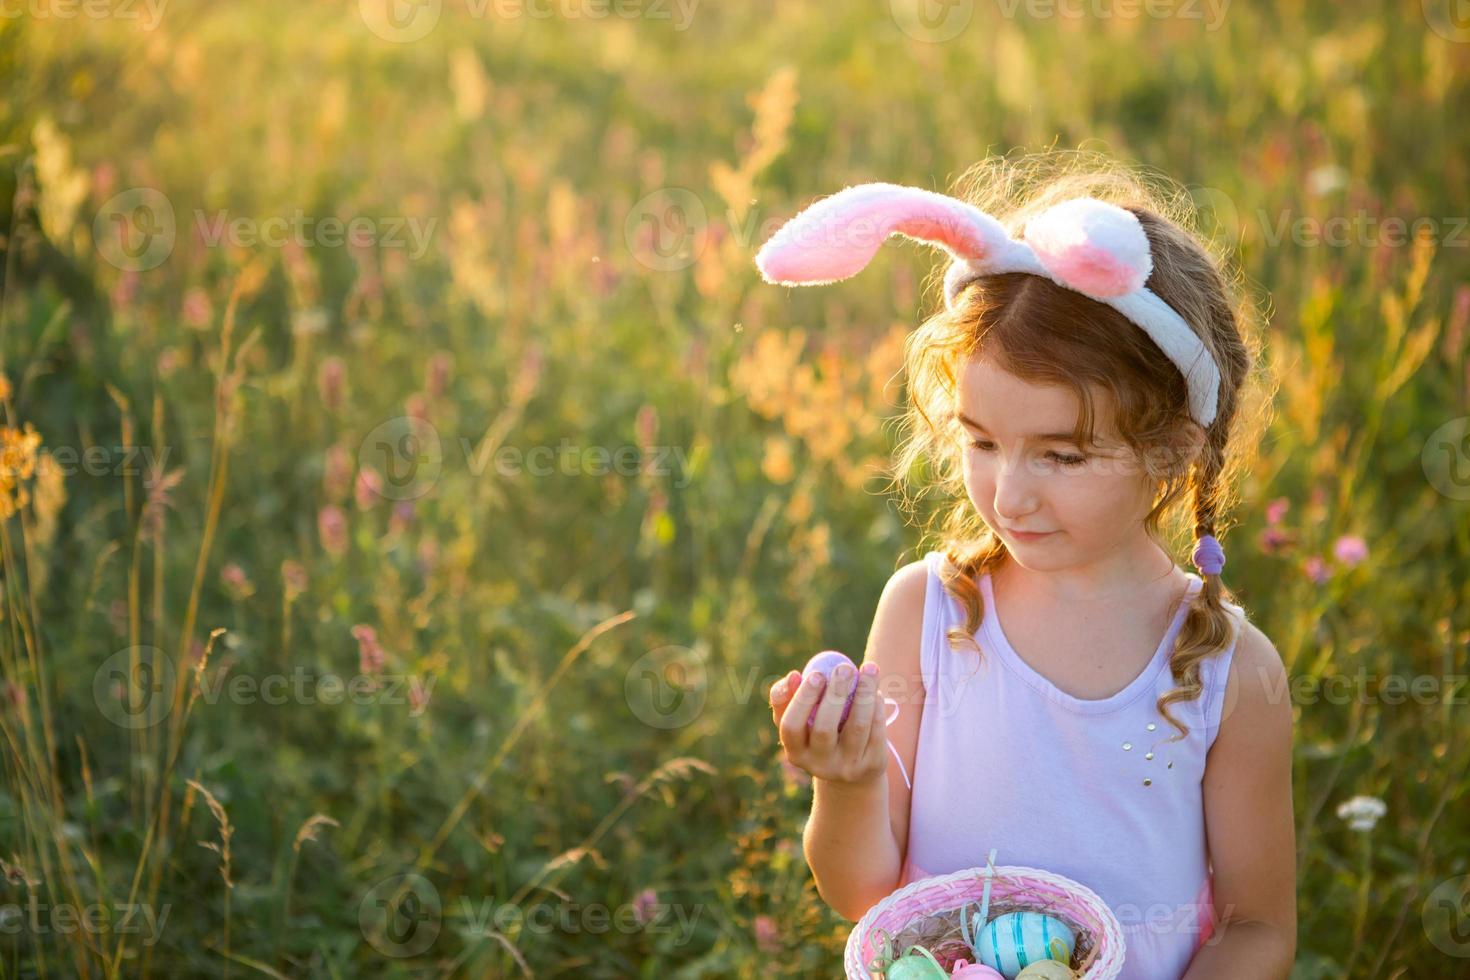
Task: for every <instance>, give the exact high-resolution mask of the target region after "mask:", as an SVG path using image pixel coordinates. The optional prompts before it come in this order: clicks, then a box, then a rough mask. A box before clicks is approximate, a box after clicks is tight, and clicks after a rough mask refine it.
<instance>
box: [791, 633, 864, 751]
mask: <svg viewBox="0 0 1470 980" xmlns="http://www.w3.org/2000/svg"><path fill="white" fill-rule="evenodd" d="M840 664H847V665H848V666H849V667H851V668H852V669H853V670H854V671H856V670H857V664H855V663H853V662H852V658H850V657H849V656H848V655H847V654H845V653H841V652H839V651H837V650H823V651H822V652H821V653H819V654H817V655H816V656H815V657H813V658H812V659H810V660H808V661H807V662H806V666H805V667H803V668H802V669H801V676H802V679H803V680H805V679H806V678H807V677H808V676H809V675H811V674H813V673H817V674H821V675H822V676H824V677H826V678H827V683H828V684H831V683H832V671H834V670H836V669H837V667H838V666H839V665H840ZM853 680H854V683H853V686H852V690H850V691H848V692H847V704H845V705H843V708H842V717H841V718H839V719H838V720H837V730H838V731H839V732H840V731H842V726H843V725H844V724H845V723H846V722H847V716H848V715H849V714H851V713H852V699H853V698H854V697H855V696H856V695H857V683H856V678H854V679H853ZM823 693H824V694H825V693H826V688H823ZM820 706H821V705H820V703H819V704H817V705H816V706H814V707H813V708H812V713H811V714H810V715H808V716H807V719H806V727H808V728H810V727H812V723H813V722H815V721H816V720H817V708H818V707H820Z"/></svg>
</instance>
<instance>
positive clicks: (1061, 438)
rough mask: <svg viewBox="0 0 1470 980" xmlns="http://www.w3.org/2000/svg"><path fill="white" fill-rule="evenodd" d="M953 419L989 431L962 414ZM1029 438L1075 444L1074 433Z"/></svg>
mask: <svg viewBox="0 0 1470 980" xmlns="http://www.w3.org/2000/svg"><path fill="white" fill-rule="evenodd" d="M955 417H956V418H958V419H959V420H960V421H961V422H963V423H965V424H966V425H968V426H969V427H970V428H972V429H977V430H979V431H980V432H989V431H990V430H989V429H987V428H985V426H983V425H981V424H980V423H979V422H976V421H975V420H974V419H972V418H970V417H969V416H968V415H966V414H965V413H964V412H956V413H955ZM1031 438H1033V439H1040V440H1043V441H1047V442H1076V441H1077V437H1076V433H1073V432H1038V433H1036V434H1034V435H1032V436H1031Z"/></svg>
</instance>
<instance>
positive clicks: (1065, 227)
mask: <svg viewBox="0 0 1470 980" xmlns="http://www.w3.org/2000/svg"><path fill="white" fill-rule="evenodd" d="M1023 237H1024V238H1025V240H1026V244H1027V245H1030V246H1031V251H1033V252H1035V253H1036V257H1037V259H1039V260H1040V261H1041V264H1042V265H1044V266H1045V267H1046V271H1047V272H1049V273H1051V275H1052V278H1054V279H1056V281H1057V282H1059V283H1062V284H1063V285H1065V286H1067V287H1069V288H1071V289H1075V290H1077V291H1078V292H1079V293H1086V294H1087V295H1089V296H1091V297H1093V298H1095V299H1106V298H1111V297H1116V296H1122V295H1125V294H1127V293H1131V292H1134V291H1135V290H1138V289H1141V288H1142V287H1143V284H1144V283H1145V282H1147V281H1148V276H1149V273H1150V272H1151V271H1152V270H1153V257H1152V256H1151V255H1150V254H1149V249H1148V236H1147V235H1146V234H1144V231H1143V225H1141V224H1139V223H1138V218H1137V217H1136V216H1135V215H1134V214H1133V212H1131V211H1126V210H1124V209H1123V208H1120V207H1118V206H1117V205H1116V204H1108V203H1107V202H1105V201H1099V200H1097V199H1096V198H1092V197H1075V198H1073V199H1071V200H1070V201H1063V202H1062V203H1060V204H1057V205H1053V206H1052V207H1050V208H1047V209H1046V210H1045V211H1043V212H1042V213H1041V214H1039V215H1037V216H1036V217H1034V218H1032V219H1031V220H1030V221H1029V222H1027V224H1026V231H1025V233H1024V235H1023Z"/></svg>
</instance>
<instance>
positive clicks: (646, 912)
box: [633, 888, 658, 923]
mask: <svg viewBox="0 0 1470 980" xmlns="http://www.w3.org/2000/svg"><path fill="white" fill-rule="evenodd" d="M657 904H658V892H656V891H654V890H653V889H652V888H645V889H643V890H642V891H641V892H639V893H638V896H637V897H636V898H634V899H633V918H635V919H637V920H638V921H639V922H640V923H648V922H650V921H652V919H653V916H654V913H655V911H656V909H655V908H654V906H656V905H657Z"/></svg>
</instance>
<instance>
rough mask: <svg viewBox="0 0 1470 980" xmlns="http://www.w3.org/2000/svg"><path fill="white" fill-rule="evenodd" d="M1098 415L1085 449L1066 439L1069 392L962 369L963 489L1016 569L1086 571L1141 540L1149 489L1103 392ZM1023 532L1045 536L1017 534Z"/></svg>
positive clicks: (974, 366)
mask: <svg viewBox="0 0 1470 980" xmlns="http://www.w3.org/2000/svg"><path fill="white" fill-rule="evenodd" d="M1094 406H1095V412H1096V413H1097V423H1098V424H1097V432H1096V438H1097V439H1098V440H1099V441H1100V443H1101V445H1100V446H1094V447H1091V448H1084V447H1082V446H1079V445H1077V443H1075V442H1073V441H1072V437H1071V435H1070V433H1071V431H1072V428H1073V426H1074V425H1075V424H1076V422H1077V418H1078V415H1079V413H1080V411H1081V405H1080V403H1079V402H1078V399H1077V396H1076V395H1074V394H1073V393H1072V392H1071V391H1070V390H1069V389H1066V388H1058V387H1043V386H1038V385H1033V384H1030V383H1028V382H1025V381H1022V380H1021V379H1020V378H1018V377H1016V376H1015V375H1013V374H1010V373H1009V372H1007V371H1004V370H1001V369H1000V368H998V367H996V366H994V365H993V364H991V363H990V362H989V361H985V360H977V359H973V358H972V359H969V360H968V361H967V362H966V363H965V364H964V365H963V366H962V367H961V368H960V371H959V397H958V405H957V409H958V418H957V425H958V428H957V431H958V432H959V433H960V439H961V440H962V441H963V444H964V458H965V489H966V490H967V491H968V492H969V495H970V500H971V502H972V503H974V505H975V508H976V510H977V511H978V512H979V513H980V516H981V517H983V518H984V519H985V522H986V523H987V524H989V525H990V526H991V527H992V528H994V529H995V531H996V533H997V534H999V535H1000V537H1001V540H1002V541H1003V542H1004V543H1005V545H1006V548H1007V550H1008V551H1009V552H1010V553H1011V555H1012V557H1014V558H1015V559H1016V561H1017V562H1018V563H1019V564H1020V565H1021V566H1022V567H1025V568H1031V569H1035V570H1037V571H1050V570H1059V569H1063V568H1071V567H1074V566H1079V565H1090V564H1093V563H1094V562H1097V561H1098V560H1099V559H1101V558H1103V557H1104V556H1107V555H1110V554H1119V553H1130V552H1136V548H1137V547H1138V545H1139V542H1140V541H1141V540H1142V541H1146V540H1147V537H1146V534H1145V532H1144V529H1143V519H1144V517H1145V516H1146V515H1147V514H1148V512H1149V509H1150V508H1151V507H1152V506H1153V502H1154V498H1153V489H1154V488H1153V487H1152V486H1151V485H1150V483H1149V481H1148V479H1147V477H1146V475H1145V474H1144V472H1143V468H1142V467H1141V466H1140V465H1139V464H1138V463H1137V461H1136V457H1135V456H1134V454H1133V453H1132V452H1130V451H1129V450H1128V448H1127V447H1126V446H1125V445H1124V444H1123V443H1122V442H1121V441H1120V440H1119V439H1118V438H1117V437H1116V434H1115V433H1114V432H1113V431H1112V430H1111V428H1110V423H1109V416H1110V415H1111V411H1112V405H1111V399H1110V398H1109V397H1108V395H1107V393H1106V392H1103V391H1098V392H1097V394H1096V396H1095V400H1094ZM1026 531H1035V532H1047V533H1045V534H1043V535H1042V536H1039V537H1030V536H1028V535H1025V534H1022V533H1018V532H1026Z"/></svg>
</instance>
